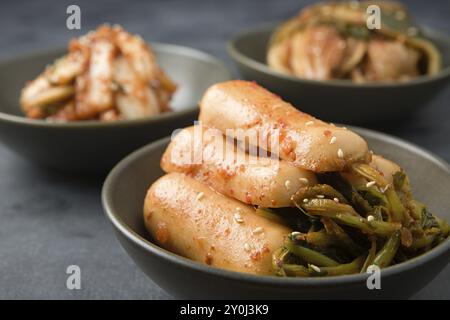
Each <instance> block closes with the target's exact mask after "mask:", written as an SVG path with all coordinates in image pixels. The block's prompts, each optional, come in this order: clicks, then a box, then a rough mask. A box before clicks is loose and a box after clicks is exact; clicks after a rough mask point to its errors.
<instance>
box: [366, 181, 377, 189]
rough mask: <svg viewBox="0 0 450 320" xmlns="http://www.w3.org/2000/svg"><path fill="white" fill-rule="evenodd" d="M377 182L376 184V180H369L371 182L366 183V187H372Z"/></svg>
mask: <svg viewBox="0 0 450 320" xmlns="http://www.w3.org/2000/svg"><path fill="white" fill-rule="evenodd" d="M375 184H376V182H375V181H369V182H367V183H366V187H367V188H370V187H372V186H374V185H375Z"/></svg>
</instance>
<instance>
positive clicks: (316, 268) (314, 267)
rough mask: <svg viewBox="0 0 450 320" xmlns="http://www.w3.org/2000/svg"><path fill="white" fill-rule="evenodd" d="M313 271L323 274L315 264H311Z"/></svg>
mask: <svg viewBox="0 0 450 320" xmlns="http://www.w3.org/2000/svg"><path fill="white" fill-rule="evenodd" d="M310 267H311V269H313V270H314V271H315V272H321V271H322V270H320V268H319V267H318V266H316V265H315V264H310Z"/></svg>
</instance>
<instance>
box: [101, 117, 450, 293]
mask: <svg viewBox="0 0 450 320" xmlns="http://www.w3.org/2000/svg"><path fill="white" fill-rule="evenodd" d="M348 127H349V128H351V129H353V130H355V131H356V132H357V133H362V134H363V135H365V136H368V137H371V138H374V139H379V140H382V141H385V142H386V143H389V144H394V145H397V146H399V147H402V148H404V149H408V150H410V151H412V152H414V153H416V154H419V155H421V156H423V157H425V158H427V159H428V160H430V161H431V162H433V163H434V164H435V165H437V166H439V167H440V168H441V169H443V170H445V171H446V172H447V173H448V174H450V165H449V164H448V163H447V162H446V161H445V160H443V159H441V158H440V157H439V156H436V155H434V154H433V153H431V152H429V151H427V150H425V149H423V148H422V147H419V146H417V145H415V144H412V143H410V142H407V141H405V140H403V139H400V138H397V137H394V136H392V135H389V134H386V133H382V132H378V131H374V130H371V129H365V128H361V127H355V126H348ZM169 141H170V137H166V138H162V139H159V140H157V141H154V142H152V143H150V144H148V145H146V146H144V147H142V148H140V149H138V150H136V151H134V152H133V153H131V154H130V155H128V156H127V157H126V158H124V159H123V160H121V161H120V162H119V163H118V164H117V165H116V166H115V167H114V168H113V169H112V170H111V172H110V173H109V174H108V176H107V178H106V179H105V181H104V183H103V186H102V193H101V198H102V205H103V211H104V213H105V215H106V216H107V218H108V220H109V221H110V222H111V223H112V225H113V226H114V228H115V229H116V230H117V231H118V232H119V233H120V234H121V235H122V236H124V237H125V238H126V239H127V240H128V241H130V242H132V243H133V244H134V245H136V246H138V247H140V248H141V249H143V250H144V251H146V253H147V254H151V255H153V256H156V257H157V258H159V259H164V260H167V261H168V262H170V263H173V264H176V265H178V266H179V267H184V268H190V269H193V270H194V271H196V272H205V273H206V274H208V275H210V276H217V277H221V278H224V279H227V280H238V281H245V282H247V283H252V284H266V285H270V286H292V287H296V286H305V287H313V286H323V285H326V286H334V285H341V284H351V283H353V284H357V283H361V282H362V281H366V280H367V277H368V276H369V274H366V273H362V274H361V273H360V274H351V275H342V276H334V277H323V278H319V277H317V278H281V277H276V276H260V275H253V274H247V273H241V272H236V271H230V270H224V269H219V268H214V267H210V266H207V265H204V264H201V263H199V262H196V261H193V260H190V259H188V258H185V257H182V256H180V255H177V254H175V253H172V252H170V251H168V250H166V249H163V248H161V247H159V246H158V245H156V244H154V243H152V242H151V241H149V240H147V239H146V238H144V237H142V236H140V235H139V234H138V233H137V232H135V231H134V230H133V229H131V228H130V227H129V226H128V225H126V224H125V223H124V222H123V220H122V219H121V218H120V217H119V216H118V215H116V213H115V212H114V210H113V207H112V204H111V201H112V199H111V194H112V190H113V188H114V187H113V186H114V185H115V183H116V181H117V179H118V176H119V175H120V173H121V172H123V170H124V169H126V168H127V167H128V165H129V164H130V163H132V162H134V161H135V160H136V159H138V158H140V157H142V156H143V155H145V154H147V153H148V152H150V151H151V150H154V149H157V148H161V147H162V146H164V145H167V144H168V142H169ZM449 250H450V238H448V239H446V240H445V241H444V242H443V243H441V244H439V245H438V246H436V247H434V248H433V249H431V250H430V251H428V252H426V253H425V254H423V255H420V256H418V257H415V258H413V259H410V260H408V261H407V262H403V263H400V264H397V265H394V266H390V267H387V268H385V269H382V270H381V276H382V277H385V278H386V277H390V276H392V275H395V274H398V273H400V272H404V271H409V270H412V269H414V268H416V267H418V266H421V265H424V264H426V263H428V262H430V261H432V260H434V259H436V258H437V257H439V256H441V255H443V254H445V253H446V252H448V251H449Z"/></svg>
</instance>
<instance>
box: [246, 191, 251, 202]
mask: <svg viewBox="0 0 450 320" xmlns="http://www.w3.org/2000/svg"><path fill="white" fill-rule="evenodd" d="M245 202H247V203H248V204H250V203H252V195H251V194H250V193H249V192H248V191H247V192H246V193H245Z"/></svg>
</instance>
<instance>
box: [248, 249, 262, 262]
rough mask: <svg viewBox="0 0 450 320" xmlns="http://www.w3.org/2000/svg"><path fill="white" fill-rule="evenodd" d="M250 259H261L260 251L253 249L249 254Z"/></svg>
mask: <svg viewBox="0 0 450 320" xmlns="http://www.w3.org/2000/svg"><path fill="white" fill-rule="evenodd" d="M250 259H252V260H253V261H258V260H259V259H261V252H260V251H255V252H253V253H252V254H251V255H250Z"/></svg>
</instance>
